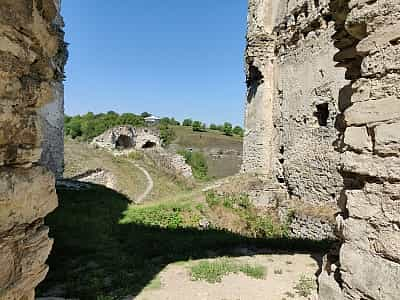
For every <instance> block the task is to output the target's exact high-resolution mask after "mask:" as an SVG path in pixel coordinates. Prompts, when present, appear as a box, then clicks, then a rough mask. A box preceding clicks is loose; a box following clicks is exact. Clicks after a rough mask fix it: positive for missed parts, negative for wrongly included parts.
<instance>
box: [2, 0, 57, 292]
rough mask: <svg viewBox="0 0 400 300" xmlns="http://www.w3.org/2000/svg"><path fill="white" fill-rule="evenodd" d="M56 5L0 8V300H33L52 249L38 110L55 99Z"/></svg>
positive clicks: (49, 182)
mask: <svg viewBox="0 0 400 300" xmlns="http://www.w3.org/2000/svg"><path fill="white" fill-rule="evenodd" d="M59 8H60V3H59V1H54V0H30V1H29V0H2V1H1V4H0V98H1V100H0V265H1V267H2V271H1V272H0V298H1V299H8V300H17V299H18V300H33V299H34V289H35V287H36V286H37V285H38V284H39V282H41V281H42V280H43V279H44V277H45V276H46V273H47V270H48V267H47V266H46V265H45V261H46V259H47V256H48V254H49V252H50V249H51V247H52V240H51V239H49V238H48V230H49V229H48V228H47V227H46V226H44V224H43V218H44V217H45V216H46V215H47V214H48V213H49V212H51V211H52V210H54V209H55V208H56V206H57V196H56V192H55V180H54V176H53V174H52V173H51V172H49V171H48V170H47V168H45V167H43V166H41V165H40V163H39V162H40V160H41V155H42V149H43V148H42V142H43V140H45V139H46V132H47V131H46V129H45V128H44V127H43V126H42V124H43V123H42V121H43V119H42V117H41V116H40V114H41V111H43V109H45V107H46V106H48V105H52V104H51V103H52V102H54V101H55V100H56V99H60V98H59V96H58V94H57V93H58V91H59V90H60V87H61V81H62V79H63V65H64V59H63V57H65V55H64V54H63V53H65V47H64V42H63V32H62V30H61V27H62V20H61V17H60V16H59Z"/></svg>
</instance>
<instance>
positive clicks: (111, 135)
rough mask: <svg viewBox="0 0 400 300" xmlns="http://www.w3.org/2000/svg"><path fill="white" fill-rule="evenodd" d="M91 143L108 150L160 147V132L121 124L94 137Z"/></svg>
mask: <svg viewBox="0 0 400 300" xmlns="http://www.w3.org/2000/svg"><path fill="white" fill-rule="evenodd" d="M92 144H94V145H96V146H99V147H101V148H105V149H108V150H115V149H130V148H134V149H137V150H142V149H146V148H161V138H160V133H159V131H158V130H156V129H151V128H135V127H133V126H130V125H123V126H117V127H114V128H111V129H109V130H107V131H106V132H104V133H103V134H101V135H99V136H98V137H95V138H94V139H93V141H92Z"/></svg>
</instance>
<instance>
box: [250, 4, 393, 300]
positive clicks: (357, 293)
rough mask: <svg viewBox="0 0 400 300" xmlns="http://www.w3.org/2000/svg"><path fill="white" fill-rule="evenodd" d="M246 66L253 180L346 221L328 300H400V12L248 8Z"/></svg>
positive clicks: (323, 284)
mask: <svg viewBox="0 0 400 300" xmlns="http://www.w3.org/2000/svg"><path fill="white" fill-rule="evenodd" d="M271 24H272V25H271ZM271 28H273V29H271ZM246 60H247V78H248V80H247V81H248V95H249V98H248V100H247V111H246V118H247V120H246V126H247V128H246V135H245V146H244V147H245V149H244V155H245V158H244V165H243V170H244V171H246V172H253V171H254V172H256V173H263V174H265V175H267V176H266V178H269V180H267V181H266V184H269V185H270V186H272V187H274V185H275V184H276V181H278V182H279V183H280V184H281V185H282V187H283V188H284V189H286V190H287V192H288V194H289V199H291V200H292V201H294V200H296V201H298V200H299V199H300V200H301V199H302V200H305V201H307V202H309V203H315V204H317V203H330V204H332V203H335V202H337V203H338V204H339V207H340V210H341V213H339V214H338V215H337V216H336V220H337V222H338V228H337V233H338V238H339V239H340V241H341V246H340V247H339V248H340V249H333V250H332V252H331V253H329V255H327V257H326V258H325V260H324V268H323V271H322V273H321V276H320V278H319V298H320V299H321V300H338V299H339V300H340V299H352V300H353V299H356V300H366V299H368V300H371V299H379V300H394V299H399V290H400V281H399V278H400V219H399V216H400V160H399V159H400V125H399V124H400V90H399V85H400V1H399V0H372V1H366V0H317V1H314V0H312V1H311V0H285V1H273V0H250V2H249V33H248V48H247V57H246ZM271 65H272V67H271ZM266 70H268V71H266ZM271 78H272V79H271ZM263 155H265V157H264V156H263ZM246 156H247V157H246ZM291 200H289V201H291ZM306 222H308V221H306ZM298 230H299V232H301V230H302V227H301V226H300V227H299V228H298Z"/></svg>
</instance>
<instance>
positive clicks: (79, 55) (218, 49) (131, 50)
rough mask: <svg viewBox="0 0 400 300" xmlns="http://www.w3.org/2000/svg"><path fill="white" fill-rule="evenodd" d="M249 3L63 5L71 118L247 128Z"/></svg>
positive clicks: (73, 1)
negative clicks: (124, 116) (154, 119)
mask: <svg viewBox="0 0 400 300" xmlns="http://www.w3.org/2000/svg"><path fill="white" fill-rule="evenodd" d="M246 13H247V0H146V1H144V0H130V1H122V0H116V1H105V0H85V1H82V0H64V1H63V16H64V19H65V23H66V27H65V31H66V40H67V42H69V43H70V46H69V52H70V57H69V61H68V64H67V67H66V75H67V79H66V82H65V107H66V113H67V114H82V113H86V112H88V111H92V112H95V113H98V112H106V111H109V110H114V111H117V112H133V113H141V112H143V111H149V112H152V113H154V114H156V115H160V116H174V117H176V118H177V119H180V120H182V119H183V118H186V117H192V118H194V119H199V120H202V121H205V122H207V123H211V122H216V123H221V122H223V121H231V122H233V123H235V124H242V122H243V114H244V113H243V108H244V103H245V100H244V99H245V77H244V66H243V61H244V58H243V55H244V54H243V53H244V47H245V30H246Z"/></svg>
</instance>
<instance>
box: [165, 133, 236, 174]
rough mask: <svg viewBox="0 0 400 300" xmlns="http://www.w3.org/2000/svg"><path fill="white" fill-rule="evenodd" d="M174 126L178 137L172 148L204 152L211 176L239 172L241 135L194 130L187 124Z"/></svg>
mask: <svg viewBox="0 0 400 300" xmlns="http://www.w3.org/2000/svg"><path fill="white" fill-rule="evenodd" d="M173 128H174V130H175V132H176V139H175V140H174V141H173V142H172V144H171V145H170V148H172V149H174V150H182V149H192V150H193V151H200V152H203V153H204V154H205V156H206V158H207V162H208V167H209V176H210V177H215V178H222V177H227V176H232V175H234V174H236V173H238V172H239V170H240V166H241V163H242V153H243V139H242V138H241V137H239V136H226V135H223V134H222V133H221V132H219V131H215V130H209V131H207V132H194V131H193V130H192V128H191V127H185V126H173Z"/></svg>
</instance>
